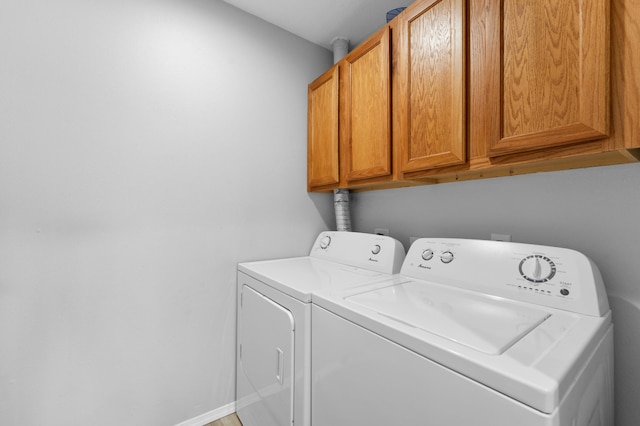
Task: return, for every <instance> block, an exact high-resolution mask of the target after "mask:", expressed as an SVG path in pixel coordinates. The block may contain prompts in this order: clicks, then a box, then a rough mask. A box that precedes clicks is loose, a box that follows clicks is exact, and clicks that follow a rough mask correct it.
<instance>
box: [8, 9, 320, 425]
mask: <svg viewBox="0 0 640 426" xmlns="http://www.w3.org/2000/svg"><path fill="white" fill-rule="evenodd" d="M331 63H332V56H331V53H330V52H328V51H326V50H324V49H321V48H319V47H318V46H315V45H312V44H310V43H308V42H306V41H303V40H302V39H299V38H296V37H294V36H292V35H290V34H288V33H285V32H284V31H281V30H279V29H277V28H276V27H273V26H271V25H268V24H266V23H264V22H262V21H259V20H257V19H255V18H253V17H251V16H249V15H247V14H245V13H242V12H240V11H238V10H237V9H234V8H232V7H230V6H228V5H227V4H226V3H223V2H221V1H219V0H180V1H178V0H174V1H168V0H134V1H131V0H115V1H114V0H101V1H89V2H87V1H80V0H54V1H51V0H31V1H26V2H21V1H4V2H2V3H1V4H0V424H1V425H5V426H14V425H16V426H17V425H19V426H33V425H45V424H46V425H51V426H56V425H65V426H68V425H123V426H126V425H135V426H141V425H174V424H176V423H179V422H181V421H184V420H186V419H190V418H193V417H196V416H198V415H200V414H202V413H206V412H209V411H211V410H214V409H217V408H219V407H221V406H224V405H225V404H228V403H231V402H233V401H234V399H235V395H234V376H235V268H236V263H237V262H238V261H243V260H250V259H258V258H276V257H284V256H292V255H301V254H304V253H307V252H308V250H309V246H310V244H311V242H312V241H313V238H314V237H315V236H316V235H317V233H318V232H319V231H321V230H324V229H326V228H327V227H330V226H333V225H332V220H333V219H332V214H331V211H330V209H331V198H330V196H326V195H308V194H307V193H306V184H305V182H306V106H307V93H306V87H307V84H308V83H309V82H310V81H311V80H313V79H314V78H315V77H316V76H317V75H319V74H320V73H321V72H322V71H324V70H325V69H326V68H327V67H328V66H329V65H330V64H331Z"/></svg>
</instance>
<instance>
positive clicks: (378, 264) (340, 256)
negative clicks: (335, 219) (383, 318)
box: [309, 231, 405, 274]
mask: <svg viewBox="0 0 640 426" xmlns="http://www.w3.org/2000/svg"><path fill="white" fill-rule="evenodd" d="M309 256H311V257H316V258H319V259H324V260H329V261H332V262H337V263H342V264H344V265H350V266H355V267H359V268H365V269H369V270H372V271H376V272H381V273H386V274H397V273H398V272H400V267H401V266H402V262H403V261H404V257H405V251H404V247H403V246H402V244H401V243H400V241H398V240H396V239H395V238H391V237H388V236H384V235H375V234H366V233H361V232H340V231H334V232H331V231H327V232H321V233H320V235H318V238H316V241H315V242H314V243H313V246H312V247H311V251H310V253H309Z"/></svg>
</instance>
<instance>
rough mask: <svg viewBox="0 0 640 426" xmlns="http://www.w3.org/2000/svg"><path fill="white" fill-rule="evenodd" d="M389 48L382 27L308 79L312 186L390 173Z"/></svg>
mask: <svg viewBox="0 0 640 426" xmlns="http://www.w3.org/2000/svg"><path fill="white" fill-rule="evenodd" d="M389 50H390V31H389V28H388V27H384V28H382V29H381V30H379V31H378V32H377V33H376V34H374V35H373V36H371V37H370V38H369V39H368V40H367V41H366V42H365V43H363V44H361V45H360V46H358V47H357V48H356V49H354V50H353V51H352V52H350V53H349V54H348V55H346V56H345V57H344V58H343V59H342V60H341V61H340V62H338V64H336V65H334V66H333V67H332V68H331V69H330V70H329V71H327V72H326V73H325V74H323V75H322V76H320V77H319V78H318V79H316V80H315V81H314V82H313V83H311V84H310V85H309V122H308V129H309V130H308V173H309V176H308V189H309V190H319V191H323V190H331V189H334V188H338V187H341V188H345V187H357V186H366V185H371V184H374V183H380V182H386V181H390V180H391V179H392V175H391V173H392V167H391V166H392V165H391V158H392V157H391V72H390V56H389V55H390V54H389Z"/></svg>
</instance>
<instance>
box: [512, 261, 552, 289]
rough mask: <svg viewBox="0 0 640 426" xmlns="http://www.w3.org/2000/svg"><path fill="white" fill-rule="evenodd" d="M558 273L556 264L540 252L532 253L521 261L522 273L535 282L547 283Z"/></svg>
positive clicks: (526, 278) (525, 277) (523, 276)
mask: <svg viewBox="0 0 640 426" xmlns="http://www.w3.org/2000/svg"><path fill="white" fill-rule="evenodd" d="M555 274H556V264H555V263H553V261H552V260H551V259H549V258H548V257H546V256H542V255H540V254H532V255H531V256H527V257H525V258H524V259H522V260H521V261H520V275H522V278H524V279H525V280H527V281H530V282H532V283H534V284H540V283H545V282H547V281H549V280H550V279H551V278H553V277H554V275H555Z"/></svg>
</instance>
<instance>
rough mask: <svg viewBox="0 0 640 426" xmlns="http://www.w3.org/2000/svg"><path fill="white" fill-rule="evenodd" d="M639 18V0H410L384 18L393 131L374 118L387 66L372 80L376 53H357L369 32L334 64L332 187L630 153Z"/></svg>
mask: <svg viewBox="0 0 640 426" xmlns="http://www.w3.org/2000/svg"><path fill="white" fill-rule="evenodd" d="M638 16H640V2H639V1H638V0H538V1H529V0H417V1H416V2H415V3H413V4H412V5H410V6H409V7H408V8H407V9H406V10H405V11H404V12H402V13H401V14H400V15H398V17H397V18H396V19H395V20H394V21H392V22H391V23H390V25H389V26H388V27H389V29H390V31H391V34H390V38H391V56H390V59H391V65H392V66H391V88H392V91H391V92H392V93H391V99H392V102H391V114H392V115H391V116H392V126H391V129H390V130H389V128H387V127H384V126H383V125H381V123H387V121H386V120H384V119H383V118H382V117H383V115H384V114H383V112H382V111H383V110H384V108H383V107H382V105H387V103H386V102H387V101H386V99H384V95H386V94H387V89H386V88H384V86H380V85H375V84H373V83H372V82H373V81H374V80H376V81H377V80H378V79H381V80H384V79H385V77H383V75H384V74H383V73H382V72H379V73H378V74H376V75H375V77H374V74H375V73H373V72H372V71H371V70H372V69H373V67H372V66H371V64H373V63H376V64H378V62H376V61H375V60H372V59H371V58H368V57H367V55H364V56H360V55H361V53H362V52H363V51H365V50H366V49H369V48H370V46H371V45H375V43H376V42H375V41H373V40H369V41H367V42H366V43H365V44H363V46H365V45H366V46H369V47H367V48H363V49H361V47H362V46H361V47H359V48H357V49H356V50H354V52H359V53H355V56H353V57H352V58H358V60H357V61H356V62H353V63H348V62H341V64H342V65H341V68H340V72H341V73H343V74H341V75H340V76H339V80H340V84H339V86H340V96H339V98H340V99H339V102H338V103H339V105H340V107H339V113H338V114H339V117H340V118H339V126H338V127H339V132H338V133H339V139H340V143H339V147H340V148H339V160H338V162H336V163H335V164H339V178H338V179H337V181H338V182H335V181H336V178H335V175H334V179H333V181H334V183H333V184H331V185H334V187H338V186H340V187H347V188H355V189H357V188H365V189H375V188H385V187H390V186H404V185H412V184H426V183H440V182H451V181H457V180H467V179H478V178H485V177H493V176H505V175H513V174H525V173H533V172H539V171H547V170H561V169H569V168H578V167H590V166H597V165H609V164H621V163H628V162H637V161H639V159H640V136H639V135H640V114H639V113H638V111H640V74H639V73H638V72H637V71H636V70H638V69H640V54H638V52H637V50H638V49H637V46H638V45H639V44H640V25H638V23H637V17H638ZM385 31H387V30H385ZM376 37H379V34H376ZM374 39H375V37H374ZM371 43H373V44H371ZM354 52H352V53H354ZM387 52H388V51H387ZM349 56H351V54H350V55H349ZM373 56H374V55H372V57H373ZM365 58H366V59H365ZM359 61H362V62H361V63H360V64H358V62H359ZM365 63H367V64H369V65H367V66H362V67H361V68H360V67H359V66H360V65H362V64H365ZM380 63H382V62H380ZM347 64H348V65H347ZM354 64H358V65H357V66H354ZM342 67H344V68H342ZM343 69H344V70H349V72H346V71H343ZM385 81H386V80H385ZM354 82H355V83H354ZM367 85H369V86H367ZM367 87H371V88H372V89H371V91H370V92H369V91H368V89H367ZM345 88H348V89H345ZM383 94H384V95H383ZM382 99H384V100H382ZM310 111H311V105H310ZM385 113H386V112H385ZM374 116H375V117H378V118H375V119H369V118H364V117H374ZM370 125H371V127H368V126H370ZM389 132H390V133H389ZM310 134H311V133H310ZM389 134H390V136H389V137H390V140H391V144H390V145H389V142H388V140H387V139H386V138H387V135H389ZM382 135H384V136H382ZM328 140H330V139H328ZM309 143H310V144H311V139H310V142H309ZM328 143H329V144H331V142H328ZM332 146H333V145H332ZM383 147H384V149H383ZM310 149H311V145H310ZM332 149H334V148H332ZM385 149H387V150H386V151H385ZM310 152H311V151H310ZM367 153H370V155H367ZM374 153H375V154H374ZM384 153H390V155H391V163H390V166H389V163H388V159H389V157H388V156H387V155H388V154H384ZM311 161H312V160H311V159H310V166H309V167H310V168H311V167H312V164H311ZM313 161H315V160H313ZM333 161H334V162H335V159H334V160H333ZM314 170H315V169H314ZM332 170H333V169H332ZM312 187H313V186H312V185H310V188H312ZM326 188H327V187H326V186H325V187H324V188H321V189H326ZM312 190H313V189H312Z"/></svg>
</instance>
